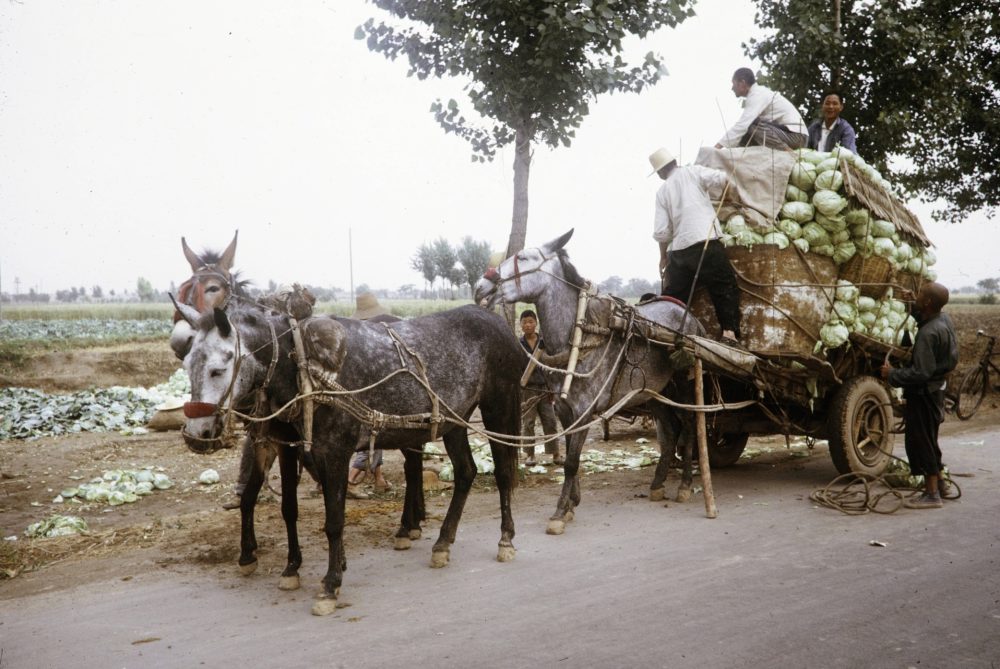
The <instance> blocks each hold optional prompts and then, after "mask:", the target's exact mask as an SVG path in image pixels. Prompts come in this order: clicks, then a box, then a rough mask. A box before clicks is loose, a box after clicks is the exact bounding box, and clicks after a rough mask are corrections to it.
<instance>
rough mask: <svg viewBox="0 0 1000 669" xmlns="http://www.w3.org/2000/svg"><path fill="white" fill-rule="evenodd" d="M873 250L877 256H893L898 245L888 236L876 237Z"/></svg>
mask: <svg viewBox="0 0 1000 669" xmlns="http://www.w3.org/2000/svg"><path fill="white" fill-rule="evenodd" d="M873 251H874V253H875V255H877V256H881V257H883V258H891V257H893V256H894V255H895V254H896V245H895V244H893V243H892V240H891V239H889V238H888V237H876V238H875V243H874V248H873Z"/></svg>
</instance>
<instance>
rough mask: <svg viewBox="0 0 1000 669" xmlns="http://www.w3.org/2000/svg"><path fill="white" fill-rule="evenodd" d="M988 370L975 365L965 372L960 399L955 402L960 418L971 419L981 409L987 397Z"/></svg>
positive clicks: (960, 389)
mask: <svg viewBox="0 0 1000 669" xmlns="http://www.w3.org/2000/svg"><path fill="white" fill-rule="evenodd" d="M986 381H987V378H986V371H985V370H984V369H983V368H982V367H975V368H974V369H970V370H969V371H968V372H966V373H965V377H964V378H963V379H962V384H961V385H960V386H959V387H958V401H956V402H955V415H956V416H958V418H959V419H960V420H969V419H970V418H972V416H973V415H974V414H975V413H976V410H977V409H979V405H981V404H982V403H983V398H985V397H986V385H987V384H986Z"/></svg>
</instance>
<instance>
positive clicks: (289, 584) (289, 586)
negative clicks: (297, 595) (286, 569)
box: [278, 574, 300, 590]
mask: <svg viewBox="0 0 1000 669" xmlns="http://www.w3.org/2000/svg"><path fill="white" fill-rule="evenodd" d="M299 585H300V583H299V575H298V574H296V575H295V576H282V577H281V578H280V579H279V580H278V590H298V589H299Z"/></svg>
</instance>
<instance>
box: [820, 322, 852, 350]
mask: <svg viewBox="0 0 1000 669" xmlns="http://www.w3.org/2000/svg"><path fill="white" fill-rule="evenodd" d="M850 334H851V333H850V330H848V329H847V326H846V325H844V324H843V323H841V322H840V321H831V322H830V323H827V324H826V325H824V326H823V327H821V328H820V329H819V339H820V341H821V342H823V346H825V347H826V348H837V347H838V346H841V345H843V343H844V342H846V341H847V338H848V337H849V336H850Z"/></svg>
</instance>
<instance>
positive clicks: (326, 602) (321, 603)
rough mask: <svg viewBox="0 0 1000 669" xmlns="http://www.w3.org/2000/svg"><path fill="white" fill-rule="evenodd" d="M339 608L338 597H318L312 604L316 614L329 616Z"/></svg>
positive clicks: (313, 612)
mask: <svg viewBox="0 0 1000 669" xmlns="http://www.w3.org/2000/svg"><path fill="white" fill-rule="evenodd" d="M336 610H337V599H336V598H335V597H326V596H324V597H322V598H321V599H317V600H316V601H315V603H313V605H312V614H313V615H314V616H328V615H330V614H331V613H333V612H334V611H336Z"/></svg>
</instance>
